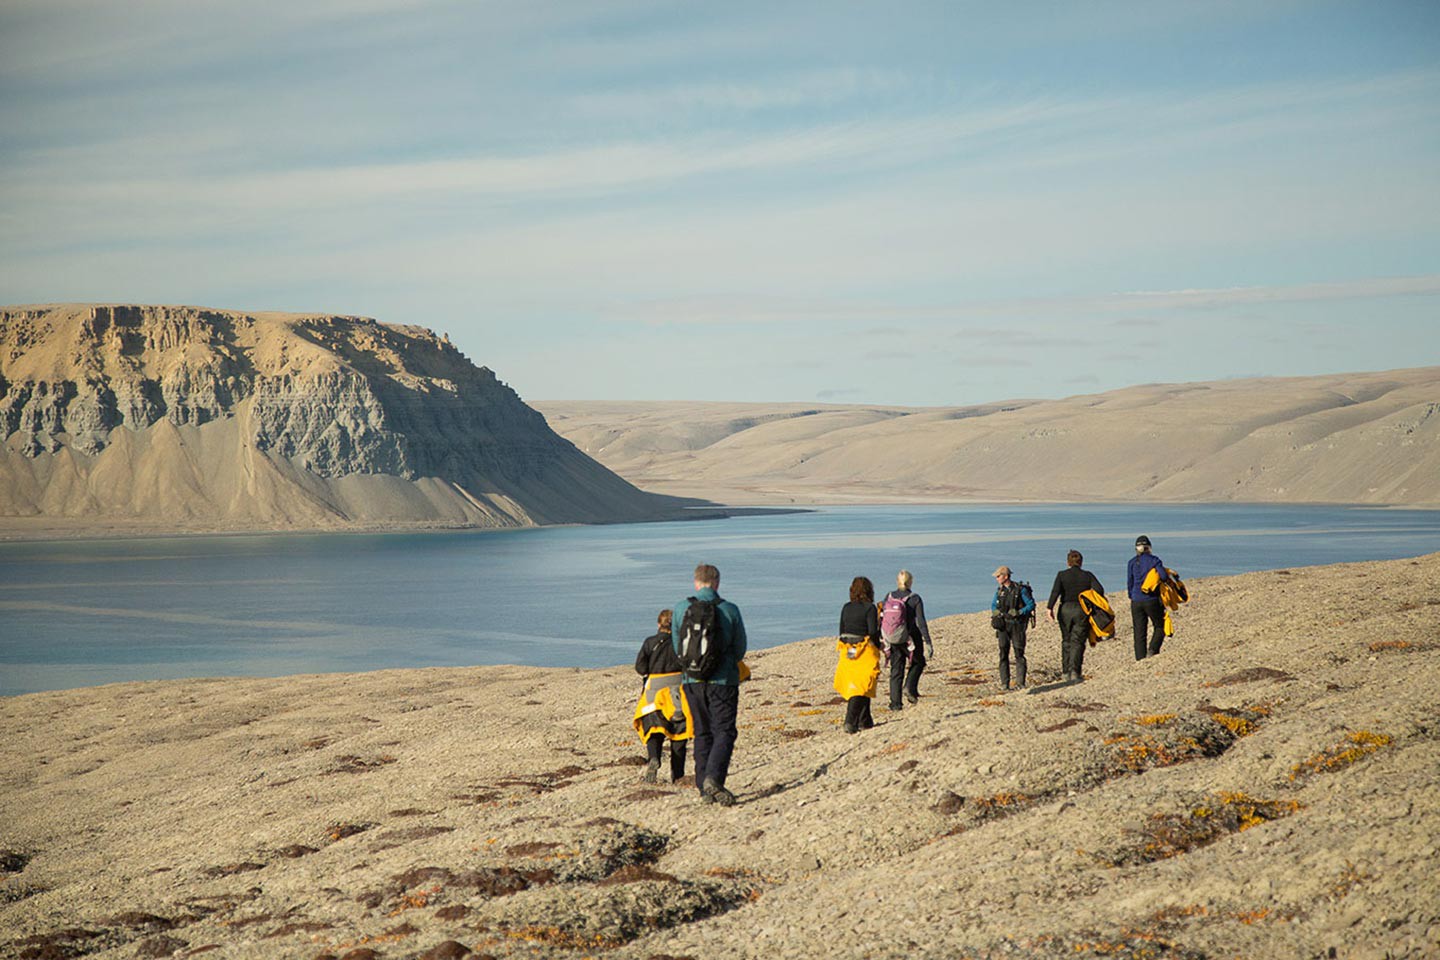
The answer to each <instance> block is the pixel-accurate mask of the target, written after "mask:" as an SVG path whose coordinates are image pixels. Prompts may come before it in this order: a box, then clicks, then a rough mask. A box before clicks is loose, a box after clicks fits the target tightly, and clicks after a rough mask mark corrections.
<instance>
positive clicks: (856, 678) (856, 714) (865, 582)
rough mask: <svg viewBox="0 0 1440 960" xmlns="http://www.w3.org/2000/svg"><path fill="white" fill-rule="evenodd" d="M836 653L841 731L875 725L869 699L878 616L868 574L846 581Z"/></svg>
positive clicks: (876, 665)
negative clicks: (842, 718) (846, 599)
mask: <svg viewBox="0 0 1440 960" xmlns="http://www.w3.org/2000/svg"><path fill="white" fill-rule="evenodd" d="M835 651H836V652H837V653H838V654H839V655H840V659H839V662H838V663H836V664H835V692H836V693H838V694H840V696H842V697H844V698H845V732H846V733H855V732H857V731H859V730H869V729H870V728H871V727H873V726H875V720H874V719H873V718H872V717H871V716H870V700H871V698H872V697H874V696H875V681H876V680H877V679H878V678H879V676H880V654H881V651H880V616H879V613H878V612H877V611H876V609H875V586H874V584H872V583H871V582H870V580H869V578H868V577H856V578H855V579H854V580H852V581H850V602H849V603H847V604H845V606H843V607H841V608H840V639H839V640H837V641H836V642H835Z"/></svg>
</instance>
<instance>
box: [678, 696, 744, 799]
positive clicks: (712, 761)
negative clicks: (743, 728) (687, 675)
mask: <svg viewBox="0 0 1440 960" xmlns="http://www.w3.org/2000/svg"><path fill="white" fill-rule="evenodd" d="M685 697H686V699H688V700H689V701H690V716H691V718H692V719H693V720H694V721H695V788H696V789H697V790H703V789H704V788H705V784H706V783H707V782H710V781H714V783H715V785H716V786H720V787H723V786H725V778H726V777H727V776H728V775H729V773H730V755H731V754H732V753H734V752H735V737H736V735H737V731H736V728H735V719H736V717H737V716H738V715H739V713H740V688H739V687H738V686H735V685H734V684H730V683H706V682H705V681H703V680H702V681H699V682H696V683H687V684H685Z"/></svg>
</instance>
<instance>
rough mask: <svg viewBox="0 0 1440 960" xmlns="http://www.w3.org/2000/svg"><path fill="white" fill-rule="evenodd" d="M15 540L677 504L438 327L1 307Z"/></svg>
mask: <svg viewBox="0 0 1440 960" xmlns="http://www.w3.org/2000/svg"><path fill="white" fill-rule="evenodd" d="M0 436H3V440H4V446H3V450H0V531H5V532H11V533H13V532H15V531H19V532H22V533H23V532H26V531H31V532H33V531H36V530H41V531H46V530H53V529H60V530H62V531H64V530H68V531H70V532H77V531H78V532H84V531H89V530H95V531H112V532H113V531H116V530H119V531H125V530H131V529H133V530H141V531H154V530H167V529H184V530H194V529H217V530H225V529H315V528H346V527H357V526H358V527H376V526H390V525H395V526H424V525H435V526H476V527H510V526H526V525H533V524H548V523H577V522H578V523H590V522H602V521H621V520H643V519H654V518H656V517H660V516H667V515H673V514H674V513H675V512H676V511H677V509H678V505H677V503H676V502H675V501H673V500H671V499H669V498H665V497H656V496H652V495H650V494H647V493H644V492H643V491H640V490H638V489H636V488H635V487H634V486H632V485H631V484H629V483H627V482H626V481H624V480H622V479H620V478H619V477H617V476H616V475H615V474H613V473H611V472H610V471H609V470H607V469H605V468H604V467H602V466H600V465H599V464H598V463H596V462H595V461H593V460H591V459H590V458H589V457H587V456H585V455H584V454H582V453H580V452H579V451H578V450H576V449H575V448H574V446H572V445H571V444H570V443H569V442H568V441H566V440H564V439H562V438H560V437H558V436H556V434H555V433H554V432H553V431H551V429H550V428H549V427H548V426H547V425H546V422H545V419H544V418H543V417H542V416H540V415H539V414H538V413H536V412H535V411H533V410H531V409H530V408H529V407H527V406H526V405H525V404H524V403H522V402H521V401H520V398H519V397H518V396H516V394H515V392H514V391H512V390H511V389H510V388H509V387H507V386H505V384H503V383H501V382H500V381H499V380H497V379H496V377H495V375H494V374H493V373H492V372H491V371H490V370H488V369H486V368H484V367H476V366H475V365H474V364H472V363H471V362H470V361H469V360H468V359H466V358H465V356H464V355H463V354H461V353H460V352H459V351H458V350H456V349H455V348H454V347H453V346H451V345H450V342H449V340H448V338H442V337H439V336H437V335H436V334H434V333H432V332H431V331H429V330H426V329H424V328H421V327H402V326H391V325H387V324H383V323H378V322H376V321H374V320H369V319H365V318H361V317H342V316H324V315H299V314H278V313H257V314H247V313H240V312H235V311H228V310H209V309H202V308H198V307H167V306H121V305H104V306H91V305H83V306H82V305H58V306H38V307H10V308H0Z"/></svg>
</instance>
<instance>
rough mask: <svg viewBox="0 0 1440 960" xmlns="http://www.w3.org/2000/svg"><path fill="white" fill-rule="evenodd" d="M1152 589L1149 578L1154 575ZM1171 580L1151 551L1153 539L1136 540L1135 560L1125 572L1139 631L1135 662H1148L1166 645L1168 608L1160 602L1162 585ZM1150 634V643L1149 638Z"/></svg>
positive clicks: (1136, 636) (1133, 614)
mask: <svg viewBox="0 0 1440 960" xmlns="http://www.w3.org/2000/svg"><path fill="white" fill-rule="evenodd" d="M1152 572H1153V573H1154V574H1155V576H1153V577H1150V583H1152V584H1154V586H1153V587H1151V588H1150V589H1146V587H1147V586H1148V585H1147V583H1146V577H1148V576H1149V575H1150V574H1151V573H1152ZM1169 580H1170V573H1169V571H1167V570H1166V569H1165V564H1163V563H1161V562H1160V558H1159V557H1157V556H1155V554H1154V553H1152V552H1151V550H1150V538H1149V537H1147V536H1145V535H1144V534H1143V533H1142V534H1141V535H1140V536H1138V537H1136V538H1135V556H1133V557H1131V558H1130V565H1129V566H1128V567H1127V568H1126V570H1125V592H1126V593H1128V594H1129V595H1130V622H1131V624H1132V625H1133V626H1134V628H1135V659H1136V660H1144V659H1145V658H1146V657H1147V656H1150V657H1153V656H1155V655H1156V654H1157V653H1159V652H1160V645H1161V644H1163V643H1164V642H1165V605H1164V604H1162V603H1161V602H1160V596H1159V585H1160V584H1161V583H1166V582H1168V581H1169ZM1147 628H1148V632H1149V634H1150V637H1149V640H1148V642H1147V640H1146V636H1145V634H1146V633H1147Z"/></svg>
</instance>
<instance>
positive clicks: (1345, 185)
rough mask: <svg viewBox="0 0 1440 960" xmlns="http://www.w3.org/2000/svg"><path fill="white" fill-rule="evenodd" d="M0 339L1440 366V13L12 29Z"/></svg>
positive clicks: (670, 17) (624, 365) (1181, 364)
mask: <svg viewBox="0 0 1440 960" xmlns="http://www.w3.org/2000/svg"><path fill="white" fill-rule="evenodd" d="M0 130H3V131H4V133H3V134H0V302H4V303H31V302H48V301H71V300H76V301H111V300H123V301H135V302H160V303H193V304H203V305H207V306H216V307H228V308H235V309H248V310H263V309H275V310H296V311H312V310H313V311H327V312H337V313H358V314H363V315H367V316H374V317H377V318H379V319H381V320H386V321H392V322H398V323H418V324H424V325H426V326H430V327H433V328H435V329H438V330H443V331H446V332H449V333H450V334H451V336H452V338H453V339H454V341H455V342H456V343H457V344H458V345H459V346H460V348H461V349H463V350H464V351H465V352H466V354H467V355H469V356H470V357H471V359H473V360H475V361H476V362H477V363H481V364H485V365H488V366H490V367H492V368H493V369H495V370H496V372H497V373H498V374H499V375H500V376H501V378H502V379H505V380H506V381H507V382H509V383H511V384H512V385H513V386H514V387H516V389H517V390H519V391H520V393H521V395H522V396H524V397H526V398H527V399H711V400H767V401H768V400H775V401H780V400H785V401H804V402H810V401H815V400H827V401H834V402H865V403H904V404H951V403H967V402H976V401H984V400H995V399H1004V398H1011V397H1044V396H1065V395H1070V394H1075V393H1088V392H1093V391H1097V390H1103V389H1109V388H1112V387H1118V386H1125V385H1129V384H1134V383H1143V382H1153V381H1172V380H1199V379H1218V378H1224V377H1237V376H1251V375H1303V374H1310V373H1322V372H1334V371H1347V370H1366V369H1385V368H1391V367H1406V366H1421V365H1432V364H1440V309H1437V308H1440V4H1436V3H1434V2H1428V0H1417V2H1405V3H1402V2H1391V3H1387V2H1371V3H1348V4H1339V3H1327V2H1323V0H1311V2H1294V3H1291V2H1271V3H1256V2H1244V3H1241V2H1235V3H1229V2H1215V3H1190V2H1177V3H1162V2H1153V0H1152V2H1145V3H1120V2H1114V3H1104V2H1102V3H1084V4H1068V3H1034V4H1024V3H998V2H997V3H989V4H978V3H975V4H970V3H959V2H936V3H903V2H899V3H892V4H877V3H871V2H863V3H804V2H797V3H787V4H775V3H746V2H729V3H724V4H692V3H678V2H639V0H634V2H632V0H609V2H605V3H595V2H576V3H537V2H534V0H526V2H501V0H495V2H448V0H447V2H424V0H412V2H400V0H352V2H342V0H315V2H296V0H286V2H283V3H281V2H272V0H252V2H247V3H244V4H241V3H215V2H197V0H131V2H129V3H124V4H118V3H113V2H91V0H6V2H5V3H3V4H0Z"/></svg>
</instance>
